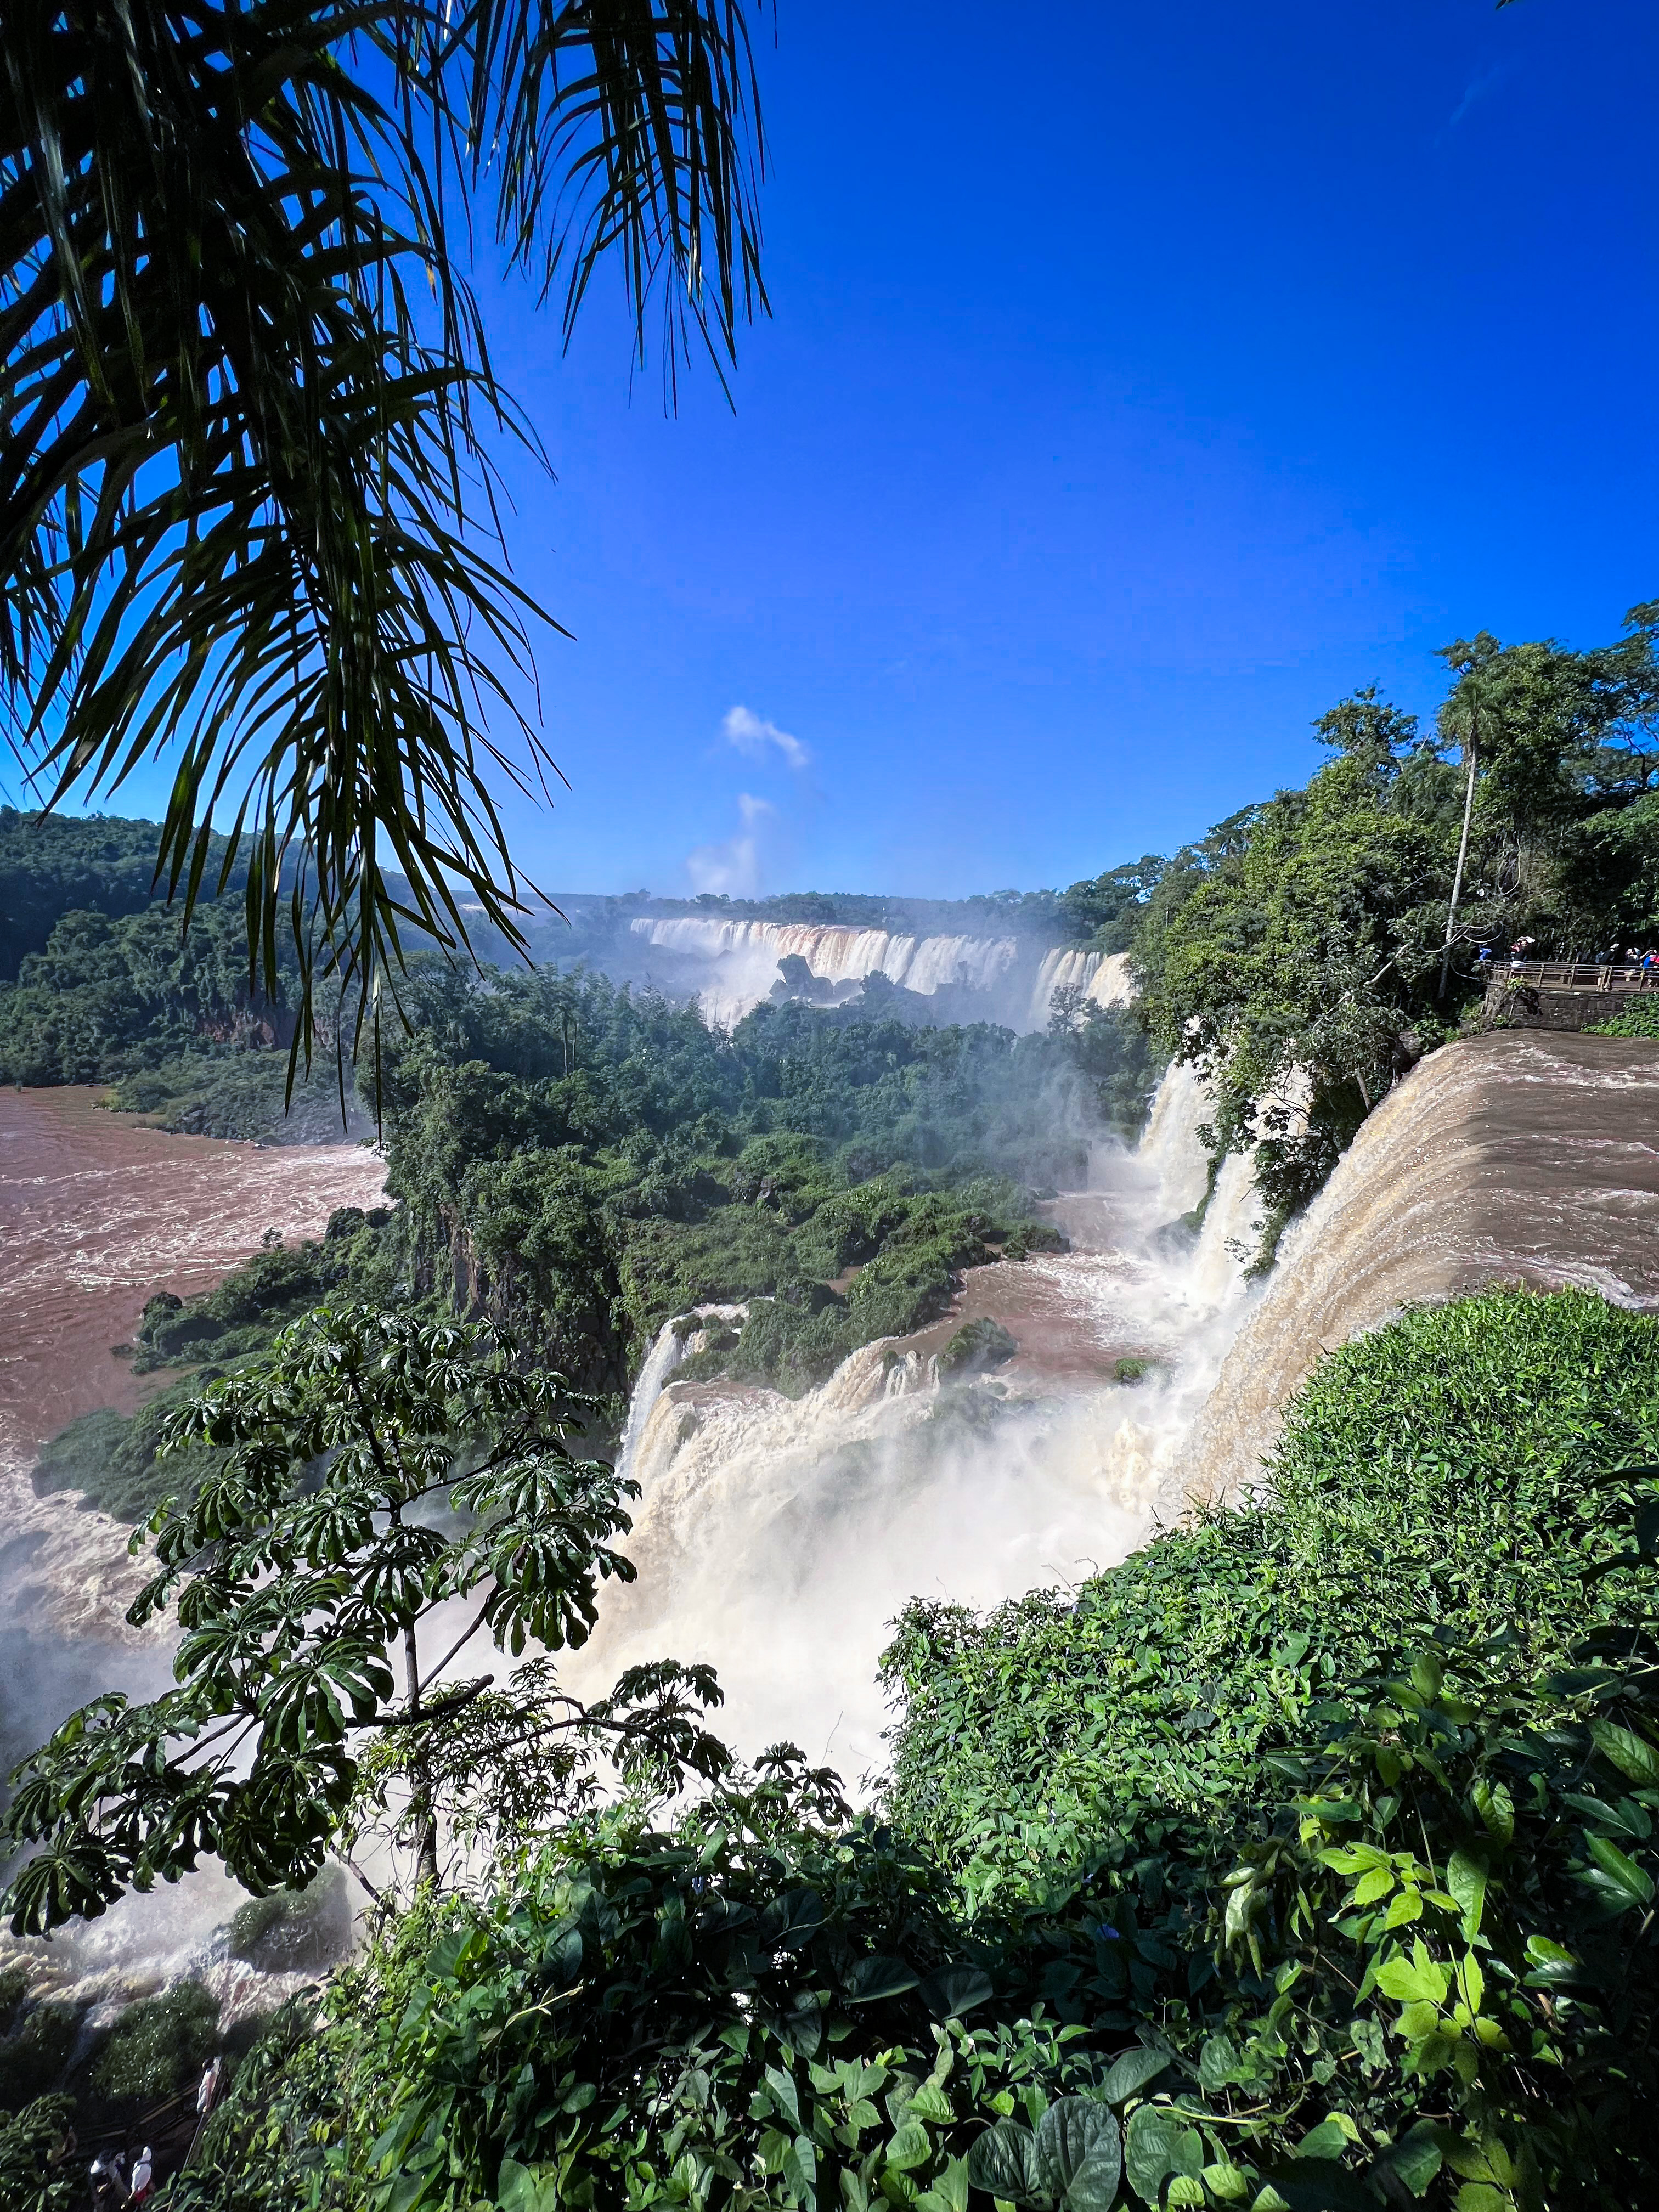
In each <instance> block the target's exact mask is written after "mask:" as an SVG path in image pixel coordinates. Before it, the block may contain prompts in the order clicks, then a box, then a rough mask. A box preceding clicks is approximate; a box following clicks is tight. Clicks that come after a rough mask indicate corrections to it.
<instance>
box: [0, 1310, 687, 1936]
mask: <svg viewBox="0 0 1659 2212" xmlns="http://www.w3.org/2000/svg"><path fill="white" fill-rule="evenodd" d="M591 1412H592V1407H591V1404H590V1403H589V1401H585V1400H582V1399H580V1397H578V1396H576V1395H574V1394H572V1393H569V1392H568V1391H567V1390H566V1389H564V1387H563V1385H562V1383H561V1382H560V1380H559V1378H558V1377H557V1376H551V1375H549V1374H546V1373H544V1372H539V1371H528V1370H525V1369H524V1368H523V1367H522V1366H521V1365H520V1364H519V1362H518V1361H517V1359H516V1358H515V1356H514V1354H513V1351H512V1348H511V1347H510V1346H507V1345H506V1344H505V1343H503V1342H502V1341H501V1340H500V1339H499V1338H498V1337H497V1336H496V1334H495V1333H494V1332H493V1331H492V1330H491V1329H489V1328H487V1327H484V1326H483V1325H460V1324H455V1323H449V1322H437V1323H427V1322H416V1321H413V1320H411V1319H410V1318H408V1317H407V1316H400V1315H395V1314H386V1313H381V1312H378V1311H376V1310H373V1309H371V1308H368V1307H362V1306H357V1307H351V1308H346V1309H343V1310H339V1311H328V1310H325V1311H323V1312H321V1313H319V1314H316V1315H313V1316H308V1317H307V1319H305V1320H303V1321H301V1322H297V1323H295V1325H294V1326H293V1327H292V1328H289V1329H288V1330H287V1331H285V1332H284V1333H283V1335H282V1336H280V1337H279V1338H278V1340H277V1341H276V1345H275V1346H274V1347H273V1349H272V1351H271V1352H270V1355H269V1356H268V1358H264V1360H262V1361H259V1362H258V1363H256V1364H252V1365H250V1366H247V1367H245V1368H242V1369H240V1370H237V1371H235V1372H234V1373H233V1374H232V1375H230V1376H227V1377H225V1378H224V1379H222V1381H220V1382H218V1383H214V1384H212V1385H211V1386H210V1388H209V1389H207V1390H205V1391H204V1392H203V1393H202V1394H201V1395H200V1396H199V1397H197V1399H196V1400H195V1401H192V1402H191V1404H190V1405H189V1406H187V1407H185V1409H184V1410H183V1411H182V1413H180V1414H179V1416H178V1417H177V1419H174V1420H173V1422H172V1423H171V1425H170V1426H169V1429H168V1431H167V1436H166V1448H167V1449H168V1450H170V1451H172V1452H175V1453H178V1452H183V1451H185V1450H187V1449H190V1448H191V1445H192V1444H193V1443H196V1442H197V1441H199V1440H201V1439H203V1438H208V1439H210V1440H211V1441H212V1442H213V1443H214V1444H215V1446H216V1448H217V1449H219V1450H221V1451H222V1452H223V1453H224V1454H225V1455H226V1456H225V1458H224V1461H223V1464H222V1467H221V1468H219V1469H218V1470H217V1471H216V1473H215V1474H213V1475H212V1476H211V1477H210V1480H208V1481H207V1482H206V1483H205V1484H204V1486H203V1488H202V1490H201V1491H200V1492H198V1493H197V1495H196V1496H195V1497H193V1498H186V1499H184V1500H182V1501H179V1502H177V1503H175V1504H173V1505H171V1506H169V1507H167V1508H165V1509H163V1510H161V1512H160V1513H158V1514H157V1515H156V1516H155V1518H154V1520H153V1522H152V1524H151V1528H150V1532H149V1533H150V1534H151V1537H152V1539H153V1541H154V1545H155V1551H156V1553H158V1554H159V1556H160V1557H161V1559H162V1560H163V1561H164V1562H165V1565H164V1566H163V1570H162V1571H161V1574H160V1575H159V1576H158V1577H155V1578H154V1579H153V1580H152V1582H151V1583H149V1585H147V1587H146V1589H145V1590H144V1592H143V1595H141V1597H140V1599H139V1600H138V1601H137V1604H136V1605H135V1607H134V1608H133V1617H134V1619H135V1620H147V1619H149V1618H150V1617H152V1616H153V1615H154V1614H155V1613H156V1612H157V1611H159V1610H161V1609H162V1608H163V1607H166V1606H167V1605H168V1604H169V1603H172V1604H173V1605H174V1606H175V1607H176V1611H177V1616H178V1619H179V1626H180V1627H181V1628H182V1630H183V1631H184V1633H183V1636H182V1638H181V1640H180V1643H179V1650H178V1655H177V1658H176V1661H175V1664H174V1674H175V1679H176V1680H177V1682H178V1684H179V1687H178V1688H177V1689H176V1690H174V1691H173V1692H169V1693H168V1695H167V1696H166V1697H164V1698H162V1699H158V1700H156V1701H155V1702H154V1703H153V1704H150V1705H125V1703H123V1702H122V1701H121V1700H118V1699H101V1700H99V1701H98V1702H97V1703H96V1704H94V1705H92V1706H90V1707H88V1708H87V1709H86V1710H85V1711H83V1712H82V1713H80V1714H77V1715H75V1716H73V1717H71V1718H70V1721H69V1722H67V1723H65V1725H64V1728H63V1729H60V1730H59V1731H58V1734H57V1735H56V1736H54V1738H53V1739H52V1742H51V1743H50V1744H49V1745H47V1746H46V1747H43V1748H42V1750H41V1751H40V1752H38V1753H36V1754H35V1755H34V1757H33V1759H31V1760H29V1761H28V1762H26V1765H25V1768H24V1770H23V1771H22V1772H21V1777H20V1786H19V1788H18V1791H17V1794H16V1796H15V1801H14V1803H13V1807H12V1810H11V1815H10V1826H11V1832H12V1833H13V1834H14V1835H15V1836H16V1837H17V1838H19V1839H20V1840H23V1841H27V1842H29V1843H32V1844H37V1845H40V1846H41V1847H42V1850H41V1854H40V1857H38V1858H37V1859H35V1860H34V1861H33V1862H32V1864H33V1867H35V1868H36V1869H38V1871H35V1872H30V1871H29V1870H28V1869H27V1868H26V1869H24V1874H23V1875H22V1876H21V1877H20V1885H19V1887H18V1888H17V1889H16V1891H15V1895H14V1899H13V1906H12V1909H13V1911H14V1914H15V1916H16V1917H17V1920H18V1924H20V1925H22V1926H27V1927H30V1928H34V1929H39V1928H43V1927H45V1926H47V1925H51V1924H53V1923H55V1921H56V1920H58V1919H61V1918H63V1917H65V1916H66V1915H67V1914H70V1913H74V1912H82V1913H85V1912H91V1911H101V1910H102V1909H103V1908H104V1907H105V1906H106V1905H107V1904H108V1903H109V1902H111V1901H112V1898H113V1897H114V1896H115V1895H116V1894H118V1892H119V1890H120V1889H121V1888H122V1887H124V1886H126V1885H128V1884H131V1883H143V1882H147V1881H149V1880H151V1879H153V1878H154V1877H155V1875H158V1874H159V1875H164V1876H167V1877H168V1878H171V1877H172V1876H173V1875H176V1874H177V1873H179V1871H182V1870H183V1869H185V1868H187V1867H188V1866H190V1865H192V1864H193V1863H195V1860H196V1858H197V1857H198V1856H200V1855H201V1854H203V1853H216V1854H217V1855H218V1856H219V1857H222V1858H223V1859H224V1860H225V1862H226V1863H227V1864H228V1866H229V1867H230V1868H231V1869H232V1871H233V1872H234V1873H235V1874H237V1875H238V1876H239V1877H240V1879H241V1880H242V1881H244V1882H246V1883H247V1884H248V1886H249V1887H253V1888H255V1889H260V1888H264V1887H270V1886H271V1885H272V1884H281V1883H284V1882H297V1881H302V1880H303V1879H305V1878H307V1877H308V1875H310V1874H311V1873H313V1872H314V1871H315V1869H316V1868H317V1866H318V1865H319V1863H320V1862H321V1856H322V1854H323V1852H324V1851H325V1849H326V1848H327V1845H328V1844H329V1841H330V1839H331V1838H332V1837H334V1836H335V1835H336V1834H337V1832H338V1831H339V1830H340V1827H341V1825H342V1822H343V1820H344V1818H345V1815H346V1812H347V1808H348V1807H349V1805H350V1803H351V1802H352V1799H353V1796H354V1792H355V1791H356V1788H357V1786H358V1781H359V1776H360V1770H361V1768H362V1759H363V1753H364V1748H365V1741H364V1739H365V1736H366V1735H367V1738H368V1743H369V1745H371V1746H373V1747H374V1748H373V1753H372V1757H371V1759H370V1761H369V1771H370V1784H371V1786H370V1797H371V1800H373V1801H374V1802H377V1803H378V1804H379V1805H380V1807H381V1808H382V1809H383V1810H384V1809H385V1808H387V1807H388V1806H389V1805H390V1802H391V1797H390V1796H389V1795H388V1792H389V1791H391V1790H392V1789H393V1787H394V1785H397V1786H400V1787H401V1788H402V1789H403V1790H404V1795H405V1796H406V1799H407V1803H408V1806H409V1807H410V1808H413V1810H412V1817H413V1819H414V1820H415V1822H416V1827H417V1829H418V1830H419V1831H420V1836H421V1838H422V1850H423V1853H424V1857H423V1863H424V1864H425V1865H426V1866H427V1867H428V1871H430V1870H431V1851H432V1848H433V1838H434V1837H435V1833H436V1823H437V1821H438V1819H439V1807H438V1803H437V1798H436V1796H435V1792H442V1793H445V1794H444V1805H445V1807H446V1808H447V1813H448V1816H449V1817H450V1818H451V1820H452V1822H453V1824H454V1825H455V1826H456V1829H457V1832H458V1834H460V1835H461V1836H462V1838H463V1840H465V1838H466V1837H467V1836H471V1837H473V1838H476V1837H477V1836H478V1835H479V1834H481V1833H482V1832H483V1830H484V1829H485V1828H486V1827H487V1826H489V1819H490V1817H492V1816H493V1818H494V1819H495V1822H496V1823H497V1825H499V1826H508V1825H511V1826H513V1830H514V1832H520V1833H522V1832H526V1831H527V1830H530V1829H533V1828H534V1827H536V1826H539V1825H542V1824H544V1822H545V1820H547V1819H549V1818H550V1817H551V1816H552V1814H553V1812H554V1810H555V1809H556V1808H561V1807H562V1808H564V1809H565V1810H566V1811H567V1812H568V1810H570V1809H572V1808H574V1806H575V1805H577V1804H579V1803H580V1802H585V1798H586V1795H588V1794H590V1793H591V1790H592V1786H593V1784H592V1768H593V1765H594V1763H595V1761H596V1760H597V1759H599V1757H600V1756H602V1755H609V1756H610V1757H611V1759H612V1760H613V1761H614V1763H615V1765H616V1767H617V1771H618V1772H619V1773H620V1774H621V1776H622V1777H623V1779H624V1781H625V1782H626V1783H627V1784H628V1785H629V1787H631V1788H635V1789H637V1790H641V1792H644V1793H647V1794H651V1793H654V1792H659V1791H669V1792H671V1791H672V1790H675V1789H677V1788H678V1787H679V1785H680V1784H681V1782H682V1780H683V1778H684V1776H685V1775H686V1774H688V1773H690V1774H696V1775H697V1776H700V1777H702V1778H704V1779H705V1780H710V1779H713V1778H715V1777H716V1776H718V1775H719V1774H720V1773H721V1772H723V1771H724V1770H725V1768H726V1765H727V1764H728V1763H729V1762H728V1755H727V1753H726V1751H725V1748H724V1747H723V1746H722V1745H721V1744H720V1742H719V1741H718V1740H717V1739H715V1738H714V1737H713V1736H712V1735H709V1734H708V1731H707V1729H705V1728H704V1726H703V1725H702V1721H703V1716H704V1715H705V1713H706V1712H707V1711H708V1707H709V1706H710V1705H714V1704H715V1703H717V1702H718V1700H719V1694H720V1693H719V1689H718V1686H717V1685H716V1683H715V1682H714V1677H713V1675H712V1674H711V1673H710V1672H709V1670H708V1668H681V1667H679V1666H677V1665H675V1664H674V1663H673V1662H658V1663H656V1664H654V1665H652V1666H649V1667H644V1668H635V1669H634V1670H633V1671H632V1672H631V1673H630V1674H628V1675H626V1676H624V1678H623V1680H622V1681H621V1682H620V1683H619V1684H618V1685H617V1689H616V1691H615V1692H613V1694H612V1696H611V1698H609V1699H605V1700H603V1701H602V1702H601V1703H600V1704H599V1705H595V1706H593V1707H592V1708H588V1707H585V1706H582V1705H580V1704H578V1703H577V1702H576V1701H574V1700H573V1699H568V1698H567V1697H564V1696H562V1694H561V1693H560V1692H558V1691H557V1688H556V1685H555V1684H554V1682H553V1681H552V1680H551V1679H550V1677H548V1676H547V1675H546V1674H545V1672H544V1668H545V1662H534V1663H533V1664H532V1668H530V1669H529V1670H526V1673H525V1674H524V1675H523V1677H522V1679H521V1680H520V1682H519V1683H518V1684H517V1685H516V1686H509V1688H508V1689H507V1692H505V1693H503V1694H502V1695H500V1696H497V1695H495V1693H493V1692H489V1684H488V1682H487V1681H483V1680H480V1681H475V1682H473V1683H471V1684H463V1685H461V1686H455V1685H454V1684H453V1683H449V1682H442V1683H437V1684H434V1683H433V1682H432V1681H430V1680H419V1679H418V1666H419V1664H422V1663H423V1664H424V1665H426V1666H428V1667H436V1666H437V1665H438V1663H439V1655H438V1653H437V1652H435V1651H434V1652H432V1653H429V1654H428V1656H427V1657H426V1659H425V1661H424V1662H416V1663H417V1680H416V1682H415V1683H411V1682H410V1680H408V1679H405V1680H404V1682H403V1685H402V1687H403V1693H404V1694H403V1699H402V1703H401V1705H399V1704H398V1702H397V1699H398V1678H397V1676H395V1675H394V1673H393V1668H392V1663H391V1658H390V1657H389V1656H388V1655H389V1653H390V1654H391V1655H392V1656H396V1657H397V1658H398V1662H399V1664H400V1666H403V1667H404V1668H406V1667H407V1665H408V1663H409V1662H408V1660H407V1656H406V1653H405V1650H404V1646H405V1644H406V1642H407V1640H408V1639H410V1638H413V1637H414V1636H415V1634H416V1631H417V1630H418V1628H419V1626H420V1624H421V1623H422V1621H423V1620H426V1619H427V1617H428V1615H429V1614H430V1613H432V1612H433V1611H434V1610H435V1608H436V1607H441V1606H444V1605H447V1604H451V1603H453V1602H455V1601H461V1602H463V1603H465V1604H467V1605H469V1606H471V1607H472V1608H473V1610H474V1620H473V1626H474V1627H475V1628H479V1629H483V1630H486V1631H488V1632H489V1633H491V1634H492V1635H493V1637H494V1639H495V1643H496V1644H498V1645H501V1646H502V1647H504V1648H507V1649H510V1650H513V1651H515V1652H519V1651H522V1650H524V1649H525V1648H526V1644H528V1643H530V1642H532V1641H534V1642H536V1643H538V1644H540V1645H541V1646H543V1647H544V1649H545V1650H557V1649H559V1648H561V1647H562V1646H568V1645H570V1644H580V1643H581V1642H582V1641H584V1640H585V1639H586V1636H587V1635H588V1633H589V1632H590V1630H591V1628H592V1624H593V1621H594V1619H595V1607H596V1592H597V1587H598V1584H599V1581H600V1580H601V1578H603V1577H605V1576H614V1577H624V1578H626V1577H631V1575H632V1572H633V1570H632V1568H631V1566H629V1565H628V1563H627V1562H626V1561H625V1560H624V1559H622V1558H621V1556H620V1555H619V1554H618V1553H616V1552H614V1551H613V1550H612V1549H611V1544H610V1540H611V1538H612V1537H614V1536H616V1535H617V1534H619V1533H621V1532H622V1531H623V1530H625V1529H626V1528H627V1526H628V1520H627V1516H626V1513H625V1512H624V1510H623V1488H624V1486H623V1485H621V1484H619V1483H618V1481H617V1478H616V1476H615V1475H614V1474H612V1472H611V1469H610V1468H608V1467H605V1466H604V1465H603V1464H601V1463H600V1462H597V1461H592V1460H579V1459H577V1458H575V1457H574V1456H573V1455H572V1453H571V1450H570V1449H569V1445H568V1442H567V1437H568V1431H569V1429H570V1426H571V1424H572V1422H573V1421H575V1420H580V1419H583V1418H584V1417H585V1416H586V1415H587V1414H589V1413H591ZM463 1642H465V1638H463ZM452 1656H453V1654H452ZM538 1670H542V1671H538ZM411 1690H412V1691H413V1692H414V1695H413V1697H412V1698H411V1695H410V1692H411ZM422 1693H424V1699H422ZM487 1693H488V1694H487ZM427 1706H429V1707H430V1718H428V1717H426V1715H425V1710H424V1709H425V1707H427ZM492 1765H506V1766H507V1768H508V1770H509V1772H510V1775H511V1776H512V1778H513V1780H514V1781H515V1782H517V1783H520V1784H522V1785H523V1786H522V1787H520V1788H516V1789H515V1788H514V1787H513V1786H511V1784H508V1785H507V1786H503V1787H495V1788H494V1789H493V1790H491V1789H489V1788H488V1787H485V1786H484V1784H483V1778H486V1777H487V1776H488V1775H489V1771H490V1770H491V1767H492ZM481 1791H482V1794H481ZM536 1791H539V1793H540V1796H539V1802H537V1800H536V1798H535V1796H534V1792H536ZM486 1804H487V1805H488V1807H489V1808H491V1809H490V1813H489V1814H486V1811H485V1807H486ZM399 1817H400V1818H402V1817H403V1816H402V1815H400V1816H399ZM360 1825H361V1822H360Z"/></svg>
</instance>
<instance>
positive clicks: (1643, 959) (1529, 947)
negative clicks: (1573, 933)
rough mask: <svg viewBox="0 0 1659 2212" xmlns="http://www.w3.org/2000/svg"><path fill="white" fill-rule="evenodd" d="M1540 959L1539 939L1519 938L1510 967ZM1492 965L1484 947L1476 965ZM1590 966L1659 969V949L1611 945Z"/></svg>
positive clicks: (1487, 947) (1488, 950) (1512, 947)
mask: <svg viewBox="0 0 1659 2212" xmlns="http://www.w3.org/2000/svg"><path fill="white" fill-rule="evenodd" d="M1538 957H1539V954H1538V939H1536V938H1535V937H1517V938H1516V940H1515V942H1514V944H1513V945H1510V967H1512V968H1517V967H1519V966H1520V965H1521V963H1522V962H1523V961H1526V960H1535V959H1537V958H1538ZM1571 960H1572V963H1573V964H1574V965H1575V966H1577V961H1578V956H1577V953H1573V954H1572V955H1571ZM1492 964H1493V962H1492V947H1491V945H1482V946H1481V948H1480V952H1479V954H1478V955H1477V957H1476V959H1475V965H1476V967H1477V968H1490V967H1491V966H1492ZM1590 964H1591V966H1593V967H1596V968H1659V949H1656V948H1654V947H1649V948H1648V949H1647V950H1646V951H1644V949H1643V948H1642V947H1641V946H1640V945H1609V946H1607V949H1606V951H1601V952H1595V953H1592V954H1591V956H1590Z"/></svg>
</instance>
